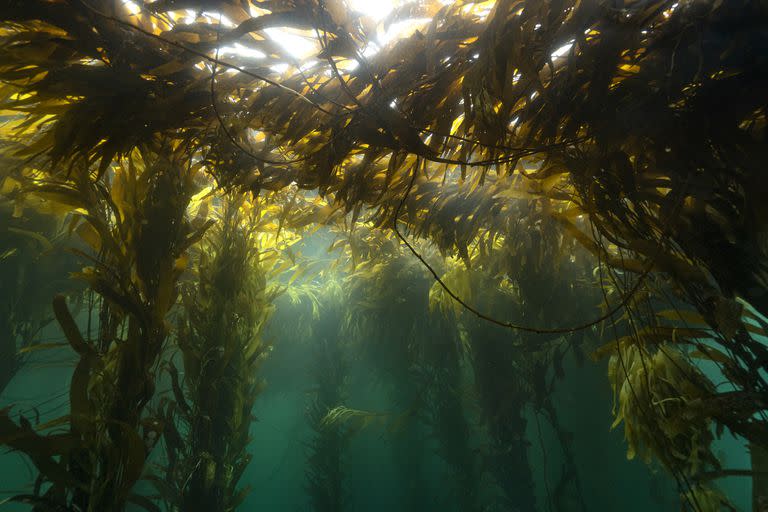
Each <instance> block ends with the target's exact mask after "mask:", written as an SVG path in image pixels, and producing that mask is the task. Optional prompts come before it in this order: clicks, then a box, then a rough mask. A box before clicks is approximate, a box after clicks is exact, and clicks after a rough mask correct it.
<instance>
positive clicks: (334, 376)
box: [304, 283, 351, 512]
mask: <svg viewBox="0 0 768 512" xmlns="http://www.w3.org/2000/svg"><path fill="white" fill-rule="evenodd" d="M337 287H338V285H334V283H327V284H326V291H325V293H323V294H322V295H321V297H320V298H321V300H322V302H321V303H322V304H323V307H321V310H320V312H319V318H318V321H317V322H316V325H315V329H314V336H313V337H314V343H316V346H315V347H314V348H312V349H311V350H312V354H313V358H312V359H313V365H312V368H311V369H310V371H311V372H312V374H313V380H314V386H313V392H312V393H310V395H309V404H308V405H307V413H306V414H307V421H308V422H309V426H310V428H311V429H312V437H311V438H310V440H309V442H308V444H307V462H306V466H307V467H306V469H305V471H304V474H305V479H306V488H307V494H308V495H309V499H310V503H311V507H312V510H314V511H315V512H342V511H344V510H346V509H347V501H348V500H347V495H346V493H347V489H346V486H345V479H344V476H345V473H346V471H345V467H344V466H345V457H344V456H345V453H346V450H347V449H348V441H349V436H350V433H351V432H350V428H349V425H348V424H346V423H345V422H340V421H325V420H326V417H327V415H328V413H329V411H331V410H332V409H333V408H334V407H337V406H338V405H339V404H342V403H344V402H345V399H346V393H347V390H346V385H347V368H348V365H349V363H348V361H347V359H348V357H349V355H348V353H346V352H347V351H346V349H347V347H346V345H347V344H346V343H345V342H344V339H343V338H342V336H343V334H342V331H341V320H342V317H341V314H340V313H341V308H340V306H341V297H340V295H341V290H340V289H338V288H337Z"/></svg>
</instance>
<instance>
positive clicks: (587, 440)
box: [0, 233, 752, 512]
mask: <svg viewBox="0 0 768 512" xmlns="http://www.w3.org/2000/svg"><path fill="white" fill-rule="evenodd" d="M329 242H333V238H332V237H331V236H329V234H328V233H321V234H319V235H317V234H316V235H312V236H310V237H308V239H305V240H303V241H302V242H301V250H302V251H303V252H304V255H305V256H306V257H307V258H310V259H311V258H321V257H322V256H323V255H324V254H325V252H326V251H325V249H326V248H327V247H328V245H329ZM426 277H427V276H422V279H425V280H426ZM396 280H397V277H396V276H392V281H395V283H394V284H393V286H394V287H395V289H394V290H393V293H394V295H395V296H397V295H398V286H399V285H402V283H397V282H396ZM329 284H330V285H331V286H334V283H323V282H322V281H315V282H313V283H311V285H312V287H313V288H315V289H317V290H321V289H327V288H328V286H329ZM423 284H424V287H422V289H421V290H420V291H421V292H422V293H423V294H426V293H428V288H429V286H428V283H427V282H426V281H425V282H424V283H423ZM403 290H404V291H405V289H403ZM424 298H425V297H422V300H423V299H424ZM331 300H333V301H335V302H334V303H333V305H332V306H330V307H329V306H328V305H327V304H323V303H320V304H319V307H320V313H319V316H317V317H312V315H311V314H308V312H307V311H306V310H307V307H306V304H302V303H300V302H299V303H294V302H292V301H291V300H290V299H287V298H285V297H283V298H280V299H278V301H277V303H276V311H275V312H274V314H273V316H272V317H271V318H270V320H269V321H268V323H267V325H266V328H265V330H264V333H263V337H264V339H265V340H268V342H269V343H270V344H271V345H272V351H271V352H270V355H269V358H268V359H267V360H266V361H265V363H264V366H263V367H262V369H261V374H262V376H263V378H264V380H265V382H266V388H265V389H264V391H263V392H262V393H261V394H260V395H259V397H258V400H257V402H256V403H255V405H254V408H253V411H252V414H253V417H254V421H253V423H252V424H251V426H250V437H251V438H250V441H249V443H248V446H247V450H248V452H249V453H251V454H252V455H253V461H252V462H251V464H250V465H249V467H248V469H247V470H246V472H245V473H244V475H243V476H242V479H241V482H240V483H241V485H244V486H249V487H250V492H249V494H248V495H247V497H246V498H245V501H243V503H242V504H241V507H242V509H243V510H275V511H282V510H288V511H303V510H332V509H333V510H366V511H388V510H393V509H395V510H416V506H414V503H413V499H414V498H413V494H414V493H415V494H417V495H418V500H419V502H418V503H417V505H418V509H419V510H450V511H457V512H462V511H464V510H468V509H467V508H464V507H463V506H462V504H461V501H460V500H457V499H456V497H455V494H456V493H460V492H464V489H462V488H461V487H460V485H462V484H460V483H459V482H460V481H459V482H457V480H456V476H455V473H456V472H455V471H452V470H451V467H450V466H449V464H448V462H447V460H446V454H445V453H442V452H441V447H440V441H439V439H437V438H436V435H435V429H439V428H440V426H439V425H437V426H436V425H435V424H434V423H429V422H427V423H425V421H423V420H420V419H419V417H418V415H414V416H410V414H409V416H408V418H406V419H405V420H403V424H402V425H400V426H399V427H398V428H397V429H392V428H390V426H389V425H388V424H387V422H389V421H391V418H390V417H396V416H397V415H398V414H402V413H403V409H404V408H405V407H406V406H405V405H404V398H403V397H402V396H399V395H398V391H399V390H402V389H403V387H405V388H407V387H408V386H409V383H407V382H398V381H397V379H398V378H399V379H406V380H407V375H406V376H405V377H404V374H403V373H398V372H394V373H392V372H391V368H390V369H385V370H382V367H381V366H382V365H381V364H377V361H376V360H372V359H370V356H367V355H366V354H365V353H364V348H363V347H361V346H360V344H361V343H364V341H361V340H358V343H357V344H355V343H354V342H349V341H350V340H349V339H350V336H351V332H350V330H349V328H348V326H347V328H346V329H345V326H344V316H345V315H348V310H349V309H350V308H351V306H350V304H344V303H343V302H339V297H338V296H336V297H333V298H332V299H331ZM342 300H343V299H342ZM399 300H400V301H401V302H402V303H403V307H405V308H408V309H411V308H413V307H414V306H417V307H418V301H414V302H415V303H416V304H411V303H409V302H408V300H409V298H408V297H402V298H400V299H399ZM422 305H423V304H422ZM352 309H354V308H352ZM431 314H432V313H430V311H429V309H428V308H425V309H424V310H418V309H416V310H413V311H412V312H411V315H413V316H424V317H428V316H430V315H431ZM419 320H423V319H418V318H416V319H413V321H414V322H419ZM297 322H304V325H302V326H301V328H300V329H297ZM377 329H381V331H380V332H377V333H364V334H367V335H368V336H371V335H373V336H376V337H379V338H380V341H381V342H382V343H385V344H397V343H399V340H398V339H397V338H396V336H397V335H398V333H399V332H401V331H398V329H397V328H396V327H394V326H392V325H380V326H378V327H377ZM392 331H394V332H392ZM485 334H486V335H487V336H490V337H500V338H501V339H506V340H510V339H511V336H510V334H509V332H508V331H507V330H505V329H504V328H501V327H494V326H490V327H486V328H485ZM590 334H591V335H594V336H597V332H594V333H588V334H587V335H590ZM433 335H434V336H440V333H439V332H438V333H429V332H427V333H425V334H424V336H425V339H418V338H417V339H414V340H413V341H414V342H415V343H420V344H430V343H434V342H435V341H436V340H435V339H430V336H433ZM39 336H40V340H41V341H42V342H48V343H50V342H51V341H53V340H62V339H63V335H62V333H61V331H60V330H59V329H57V327H56V326H55V325H48V326H47V327H46V328H45V329H44V330H43V331H42V332H41V333H40V335H39ZM327 343H338V344H339V345H340V346H343V347H344V348H343V349H341V351H340V352H339V353H337V354H336V357H339V358H342V359H343V360H344V361H345V368H344V375H343V379H342V380H340V381H339V382H338V383H337V384H338V390H337V392H338V395H337V397H336V400H338V402H336V401H334V402H333V403H329V404H327V405H328V408H331V407H332V406H337V405H344V406H348V407H351V408H354V409H358V410H361V411H377V412H379V413H380V414H383V415H385V417H386V419H384V420H382V421H381V422H379V421H378V420H377V419H375V418H374V419H372V420H371V422H370V425H366V426H365V427H364V428H359V429H357V428H356V429H355V432H353V433H351V434H350V438H349V439H348V441H347V442H346V443H345V444H344V446H343V449H341V450H338V455H339V456H340V458H339V461H338V463H339V468H338V469H339V471H340V474H339V483H340V485H341V486H342V487H341V492H342V495H343V505H341V504H337V505H336V506H335V507H336V508H334V506H333V505H328V504H325V505H323V504H321V505H319V506H318V504H317V503H316V502H314V501H313V500H314V499H316V496H313V494H312V491H311V486H310V478H309V477H308V473H309V472H310V471H313V470H314V468H313V464H314V463H313V460H312V457H313V456H314V454H315V452H314V451H313V448H312V442H313V440H315V439H316V437H317V430H315V429H316V428H317V424H316V420H315V421H314V422H313V421H312V419H311V411H312V407H313V403H314V401H315V399H316V395H317V393H318V387H319V386H321V385H322V382H321V379H322V376H323V375H324V374H326V373H328V372H332V371H333V365H332V364H330V362H329V361H327V360H324V359H323V358H322V357H319V356H318V351H319V350H320V349H319V348H318V347H321V346H324V345H325V344H327ZM509 350H510V351H511V350H512V349H511V348H509ZM465 356H466V357H465V358H463V359H462V361H461V362H460V366H461V369H460V370H459V372H460V373H461V376H460V379H459V382H457V384H456V385H457V386H458V387H457V388H455V389H453V390H452V395H451V397H452V399H454V400H456V402H457V403H459V404H460V405H459V407H460V408H461V409H462V410H461V416H462V417H463V418H462V419H463V421H464V422H466V424H465V425H463V428H465V430H462V431H460V432H458V433H456V434H455V435H461V436H466V437H462V438H460V439H457V441H460V443H461V444H466V446H467V447H468V448H469V449H470V450H471V452H472V455H473V457H476V462H475V463H476V464H478V465H479V466H483V465H486V466H485V468H482V469H481V470H480V471H478V472H477V473H476V475H477V476H476V478H477V481H476V482H473V483H472V484H471V486H470V487H474V488H477V489H480V490H481V491H480V492H482V493H485V497H484V498H482V499H483V500H486V501H485V505H482V506H484V507H487V508H482V509H481V508H477V510H521V511H522V510H530V511H534V510H542V511H544V510H563V511H566V510H582V511H583V510H586V511H613V510H622V511H630V512H631V511H637V512H640V511H649V510H659V511H662V510H670V511H672V510H678V508H679V506H680V505H679V498H678V493H677V489H676V486H675V482H674V480H673V479H672V478H671V476H670V475H669V474H668V473H666V472H665V471H664V470H663V469H662V468H658V467H657V468H649V467H648V466H647V465H645V464H643V462H642V461H639V460H633V461H628V460H627V455H626V451H627V449H626V444H625V441H624V438H623V433H622V430H621V429H620V428H609V427H610V424H611V423H612V421H613V415H612V412H611V411H612V405H611V404H612V403H613V397H612V393H611V391H610V389H609V388H608V387H607V386H606V385H605V378H606V373H607V365H606V362H605V361H598V362H594V361H590V360H589V359H587V360H586V361H585V360H584V359H583V355H582V356H581V357H580V358H579V357H576V356H574V355H573V353H567V354H565V356H564V357H563V361H562V363H561V364H562V370H561V371H562V374H561V375H559V376H557V377H556V379H555V383H554V385H553V387H552V389H551V390H550V391H549V393H550V397H551V401H552V405H553V407H554V409H553V410H554V413H555V414H556V420H555V421H556V422H557V426H556V427H555V426H554V425H553V424H552V421H550V419H549V417H548V416H547V415H546V414H545V413H543V412H541V411H538V412H537V411H536V410H535V409H534V407H533V405H532V404H531V403H530V401H531V400H530V399H528V400H527V402H528V403H525V402H526V400H524V401H523V402H524V403H523V404H522V405H521V411H520V412H521V416H522V418H523V422H524V423H525V426H524V431H523V432H521V435H523V436H524V440H523V443H524V450H525V453H526V458H527V467H524V468H522V471H523V473H526V472H528V473H529V476H528V478H529V479H530V481H531V482H532V484H533V488H532V489H531V497H533V498H534V500H535V501H533V502H530V503H529V504H528V505H527V506H528V507H532V508H520V506H519V505H515V504H514V500H515V497H514V496H512V497H511V498H512V500H511V502H512V504H509V503H506V502H504V501H502V500H499V498H498V494H499V493H500V491H498V489H497V488H496V487H497V486H498V485H499V483H497V482H495V481H494V478H493V476H492V475H489V474H488V473H489V472H490V471H491V470H489V467H492V466H490V462H488V459H490V457H492V455H493V454H492V453H489V451H490V450H492V449H493V448H492V446H491V445H490V444H489V443H490V441H489V439H488V431H487V429H488V424H487V422H486V421H484V418H483V416H482V411H481V410H480V405H479V404H478V401H477V400H478V398H477V390H476V389H474V388H475V382H474V379H475V377H474V376H473V375H472V373H473V370H472V368H471V364H470V361H469V360H468V358H469V357H470V354H465ZM75 362H76V361H75V360H74V359H73V358H72V354H71V351H69V350H68V348H58V349H56V348H53V349H47V350H45V351H41V352H35V353H33V354H32V356H31V357H30V358H29V359H27V360H26V361H25V363H24V366H22V367H21V369H20V370H19V371H18V373H17V374H16V375H15V376H14V378H13V380H12V381H11V382H10V383H9V384H8V386H7V387H6V389H5V390H4V391H3V394H2V403H1V404H0V405H2V406H13V407H14V409H13V411H14V413H16V414H19V415H22V414H24V415H27V416H29V417H32V416H34V417H35V419H36V420H39V421H40V422H46V421H49V420H52V419H55V418H56V417H58V416H59V415H61V414H62V412H63V411H66V409H67V407H68V399H67V398H68V395H67V392H68V387H69V383H70V380H71V376H72V370H73V366H74V365H75ZM702 370H703V371H705V372H708V373H710V374H712V375H713V377H714V376H715V374H716V373H717V370H716V368H712V367H706V365H702ZM382 371H384V372H385V373H382ZM506 371H507V370H506V369H505V372H506ZM551 373H552V372H551ZM551 377H555V376H554V374H553V375H551ZM164 384H165V386H166V388H165V389H163V388H162V387H161V388H160V390H159V392H160V393H161V394H162V393H168V392H169V390H168V389H167V386H169V384H168V383H167V382H165V383H164ZM411 385H412V384H411ZM414 392H415V393H417V394H422V393H424V394H425V393H428V392H429V390H428V389H425V388H417V389H415V390H414ZM494 392H495V393H498V394H500V395H503V394H504V393H514V392H515V390H513V389H504V388H500V389H497V390H494ZM323 412H325V411H323ZM438 421H439V420H438ZM445 427H446V428H448V429H451V428H461V427H457V426H455V425H446V426H445ZM555 428H557V429H558V430H559V431H556V430H555ZM448 435H451V434H450V433H449V434H448ZM564 447H567V450H568V452H569V453H568V455H567V457H566V456H565V454H564V451H563V450H564ZM714 449H715V450H717V452H718V456H719V457H720V459H721V460H723V461H725V463H726V464H727V465H728V466H731V467H748V466H749V463H750V462H749V461H750V459H749V452H748V450H747V448H746V447H745V445H744V443H743V442H741V441H740V440H738V439H737V438H734V437H733V436H728V435H725V436H723V437H722V438H721V439H719V440H717V441H716V443H715V447H714ZM448 457H449V456H448ZM155 459H156V460H155V462H156V463H157V464H159V465H160V466H161V465H162V464H163V462H164V461H163V460H162V459H163V456H162V455H160V454H158V455H157V456H156V457H155ZM0 464H2V466H1V467H2V474H3V475H4V476H3V480H2V482H3V489H1V490H0V491H1V492H2V493H3V494H4V495H5V497H9V496H11V495H16V494H19V493H22V491H24V490H25V489H27V488H29V487H30V486H31V485H32V483H33V480H34V476H35V470H34V469H33V468H32V467H30V465H29V463H27V462H25V461H24V460H23V457H22V456H21V455H20V454H15V453H12V452H5V453H4V454H3V455H2V458H1V459H0ZM569 464H570V466H569ZM160 466H158V467H160ZM519 469H520V468H519ZM566 472H572V473H570V474H568V475H567V476H565V475H566ZM563 482H566V483H563ZM464 485H466V482H464ZM138 486H139V488H140V489H141V488H143V490H144V491H145V492H146V493H147V494H150V495H152V494H153V492H154V491H155V490H154V489H153V488H152V486H151V485H150V484H149V483H146V482H144V483H142V482H140V483H139V484H138ZM559 486H563V487H564V490H563V491H558V493H559V494H558V497H557V498H556V499H557V500H558V501H557V502H554V501H552V500H554V499H555V494H554V493H555V491H554V490H555V488H557V487H559ZM568 486H571V487H570V488H569V487H568ZM719 489H720V490H721V491H722V492H723V493H724V494H726V495H727V496H728V499H729V500H730V502H731V503H732V504H733V506H734V507H736V510H744V511H747V510H751V495H752V492H751V482H750V481H749V479H744V478H738V477H732V478H725V479H722V480H720V481H719ZM2 506H3V508H5V509H7V510H28V509H29V507H28V506H25V505H19V504H14V503H10V502H7V503H3V505H2ZM479 506H481V505H478V507H479ZM516 507H517V508H516ZM134 509H135V510H140V508H138V507H136V506H134V507H132V506H131V505H130V504H129V505H128V510H134ZM201 510H202V509H201Z"/></svg>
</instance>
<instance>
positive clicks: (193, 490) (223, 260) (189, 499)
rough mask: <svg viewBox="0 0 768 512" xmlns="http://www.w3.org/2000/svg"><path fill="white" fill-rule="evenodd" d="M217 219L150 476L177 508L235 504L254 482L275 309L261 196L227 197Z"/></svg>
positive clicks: (183, 323)
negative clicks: (163, 459)
mask: <svg viewBox="0 0 768 512" xmlns="http://www.w3.org/2000/svg"><path fill="white" fill-rule="evenodd" d="M223 203H224V204H223V206H222V207H221V212H220V213H219V214H218V215H217V219H216V224H215V225H214V227H212V228H211V229H210V230H209V232H208V233H207V234H206V236H205V237H204V238H203V239H202V241H201V242H200V244H199V246H198V247H197V248H196V249H195V250H194V251H193V252H192V257H191V258H190V261H191V265H190V267H191V270H192V272H193V275H194V279H193V280H192V281H190V282H187V283H185V285H184V289H183V293H182V295H183V300H182V312H181V314H180V319H179V328H178V333H177V343H178V348H179V350H180V352H181V360H182V361H183V370H184V373H183V375H184V378H183V379H180V377H179V372H178V370H177V369H176V368H175V366H173V365H174V363H173V362H170V363H169V367H168V370H169V373H170V376H171V387H172V390H173V396H174V400H172V401H166V403H165V405H164V406H162V410H163V413H162V414H163V417H164V419H165V421H166V433H165V436H164V439H165V446H166V453H167V465H166V470H165V476H164V477H160V476H155V477H154V478H153V480H154V482H155V484H156V486H157V488H158V490H160V491H161V495H162V496H163V498H164V499H165V500H166V501H167V503H168V506H169V508H170V509H172V510H179V511H182V512H184V511H196V510H206V511H211V512H217V511H218V512H225V511H232V510H235V509H237V507H238V506H239V505H240V504H242V502H243V500H244V499H245V498H246V496H247V494H248V492H249V490H250V486H249V485H241V483H240V480H241V477H242V475H243V473H244V471H245V470H246V468H247V466H248V464H249V463H250V461H251V459H252V457H253V456H252V455H251V454H250V453H249V451H248V445H249V443H250V442H251V439H250V435H249V429H250V426H251V422H252V420H253V417H252V410H253V405H254V402H255V401H256V399H257V398H258V396H259V394H260V393H261V391H262V389H263V387H264V384H265V383H264V381H263V380H262V379H261V378H260V377H259V367H260V366H261V364H262V363H263V361H264V359H265V357H266V356H267V354H268V353H269V346H268V345H266V344H265V343H264V342H263V341H262V339H261V331H262V328H263V326H264V324H265V322H266V321H267V319H268V317H269V315H270V313H271V311H272V299H273V295H274V293H273V292H274V290H272V291H269V290H268V289H267V279H266V274H265V270H264V269H263V268H262V266H261V263H260V256H259V254H260V252H259V249H260V248H259V246H258V243H257V239H256V237H257V233H256V222H257V220H258V218H259V217H260V216H261V212H260V211H259V206H258V203H248V202H245V201H244V200H243V199H242V198H238V197H236V196H233V195H230V196H225V197H224V198H223Z"/></svg>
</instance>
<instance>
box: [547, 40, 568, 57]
mask: <svg viewBox="0 0 768 512" xmlns="http://www.w3.org/2000/svg"><path fill="white" fill-rule="evenodd" d="M571 48H573V41H569V42H568V43H566V44H564V45H563V46H561V47H560V48H558V49H557V50H555V51H554V52H552V58H553V59H556V58H558V57H565V56H566V55H567V54H568V52H569V51H571Z"/></svg>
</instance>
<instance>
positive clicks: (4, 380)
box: [0, 180, 78, 394]
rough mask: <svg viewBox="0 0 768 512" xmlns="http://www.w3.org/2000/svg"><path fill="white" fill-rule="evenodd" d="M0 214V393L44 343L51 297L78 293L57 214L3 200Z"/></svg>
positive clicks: (8, 188) (8, 183)
mask: <svg viewBox="0 0 768 512" xmlns="http://www.w3.org/2000/svg"><path fill="white" fill-rule="evenodd" d="M3 186H4V188H5V191H6V193H7V194H9V195H10V194H12V192H13V191H14V190H15V189H16V187H18V183H17V182H12V181H11V180H8V181H6V182H5V183H4V184H3ZM0 215H1V216H2V223H3V225H4V226H5V228H4V229H3V231H2V232H1V233H0V265H2V267H1V271H0V288H2V289H3V298H2V305H0V394H1V393H2V391H3V390H4V389H5V387H6V385H8V383H9V382H10V380H11V379H12V378H13V377H14V375H15V374H16V373H17V372H18V370H19V369H20V368H21V367H22V365H23V364H24V363H25V361H26V360H27V359H28V357H29V356H30V355H31V353H32V352H33V351H36V350H39V349H42V348H43V347H45V346H46V345H43V344H42V343H41V342H40V340H39V339H37V338H38V337H39V333H40V331H41V330H42V329H43V328H44V327H45V326H46V325H48V324H49V323H50V322H52V321H53V315H52V314H51V311H50V298H51V297H52V296H53V295H55V294H56V293H63V292H68V293H70V294H71V295H75V296H76V291H77V288H78V287H77V286H76V284H75V283H73V282H72V281H70V280H69V279H68V276H67V274H68V273H69V272H73V271H75V270H76V269H77V268H78V267H77V263H76V261H75V258H74V257H73V256H72V255H71V254H68V253H67V252H66V251H65V250H64V248H65V247H66V244H67V241H66V236H65V233H62V230H61V228H60V226H57V222H56V221H55V219H52V218H50V217H48V216H45V215H41V214H39V213H37V212H35V211H34V210H31V209H26V210H24V209H21V208H15V207H14V205H13V203H12V202H11V201H8V200H5V199H3V200H2V203H0ZM49 343H50V342H49ZM64 345H66V342H65V343H64Z"/></svg>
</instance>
